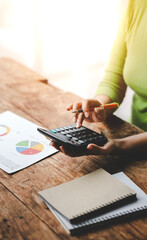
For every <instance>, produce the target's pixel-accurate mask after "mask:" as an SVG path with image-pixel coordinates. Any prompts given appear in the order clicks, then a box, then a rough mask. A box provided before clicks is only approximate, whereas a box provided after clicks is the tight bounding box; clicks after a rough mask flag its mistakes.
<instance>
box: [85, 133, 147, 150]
mask: <svg viewBox="0 0 147 240" xmlns="http://www.w3.org/2000/svg"><path fill="white" fill-rule="evenodd" d="M87 149H88V150H89V151H90V152H91V154H92V155H93V154H94V155H100V154H103V155H109V154H110V155H120V154H122V155H136V154H140V155H144V154H146V155H147V132H145V133H140V134H136V135H133V136H129V137H125V138H121V139H112V140H109V141H108V143H107V144H105V145H104V146H103V147H99V146H97V145H95V144H89V145H88V147H87Z"/></svg>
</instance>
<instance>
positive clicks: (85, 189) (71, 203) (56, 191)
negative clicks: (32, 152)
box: [39, 169, 136, 222]
mask: <svg viewBox="0 0 147 240" xmlns="http://www.w3.org/2000/svg"><path fill="white" fill-rule="evenodd" d="M39 195H40V196H41V197H42V198H43V200H45V201H46V202H47V203H48V204H49V205H51V206H52V207H53V208H55V209H56V210H57V211H58V212H60V213H61V214H62V215H64V216H65V217H66V218H68V219H69V221H71V222H74V220H77V219H79V217H81V216H83V215H86V214H88V213H90V212H94V211H96V210H99V209H102V208H106V207H108V206H109V205H111V204H113V203H115V202H118V201H120V200H122V199H126V198H130V197H135V195H136V193H135V192H134V191H133V190H131V189H130V188H129V187H128V186H127V185H125V184H124V183H122V182H120V181H119V180H118V179H116V178H115V177H113V176H112V175H111V174H109V173H108V172H106V171H105V170H104V169H98V170H96V171H94V172H92V173H90V174H87V175H85V176H83V177H80V178H77V179H74V180H72V181H70V182H67V183H63V184H61V185H58V186H55V187H53V188H49V189H46V190H43V191H41V192H39Z"/></svg>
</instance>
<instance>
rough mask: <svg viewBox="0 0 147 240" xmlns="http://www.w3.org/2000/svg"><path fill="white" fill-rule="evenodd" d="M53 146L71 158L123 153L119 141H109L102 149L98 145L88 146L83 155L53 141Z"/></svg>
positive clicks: (91, 144)
mask: <svg viewBox="0 0 147 240" xmlns="http://www.w3.org/2000/svg"><path fill="white" fill-rule="evenodd" d="M50 145H51V146H53V147H55V148H56V149H57V150H59V151H60V152H62V153H64V154H65V155H68V156H71V157H77V156H83V155H109V154H110V155H111V154H119V153H121V151H120V149H119V139H118V140H117V139H116V140H113V141H112V140H109V141H108V142H107V143H106V144H105V145H104V146H102V147H100V146H98V145H96V144H93V143H90V144H89V145H88V146H87V149H86V151H85V152H84V153H83V152H82V153H81V154H80V153H78V154H77V153H75V152H74V151H72V150H71V149H70V150H68V149H67V148H65V147H64V146H59V145H58V144H57V143H55V142H54V141H51V143H50Z"/></svg>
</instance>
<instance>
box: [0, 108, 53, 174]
mask: <svg viewBox="0 0 147 240" xmlns="http://www.w3.org/2000/svg"><path fill="white" fill-rule="evenodd" d="M37 127H39V126H38V125H36V124H34V123H32V122H30V121H28V120H26V119H24V118H22V117H20V116H18V115H16V114H14V113H12V112H9V111H6V112H4V113H1V114H0V168H1V169H3V170H4V171H6V172H7V173H14V172H16V171H19V170H21V169H23V168H25V167H28V166H30V165H32V164H34V163H36V162H38V161H40V160H42V159H43V158H45V157H48V156H50V155H52V154H54V153H55V152H57V150H56V149H55V148H53V147H52V146H50V145H49V143H50V141H49V140H47V139H46V138H45V137H44V136H43V135H41V134H40V133H39V132H38V131H37Z"/></svg>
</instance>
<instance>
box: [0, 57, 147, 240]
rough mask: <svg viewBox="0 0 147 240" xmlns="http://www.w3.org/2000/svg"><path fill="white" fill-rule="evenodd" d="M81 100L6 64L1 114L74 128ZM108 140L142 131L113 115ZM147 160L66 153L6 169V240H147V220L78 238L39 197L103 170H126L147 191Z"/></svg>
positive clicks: (1, 211)
mask: <svg viewBox="0 0 147 240" xmlns="http://www.w3.org/2000/svg"><path fill="white" fill-rule="evenodd" d="M79 99H80V98H79V97H77V96H76V95H74V94H72V93H69V92H64V91H61V90H60V89H57V88H55V87H54V86H52V85H50V84H47V81H46V79H44V78H43V77H41V76H39V75H38V74H36V73H35V72H33V71H31V70H29V69H28V68H26V67H24V66H22V65H21V64H19V63H17V62H15V61H13V60H11V59H4V58H2V59H0V113H2V112H4V111H6V110H10V111H12V112H14V113H16V114H18V115H20V116H22V117H24V118H26V119H28V120H31V121H32V122H34V123H37V124H40V125H42V126H43V127H46V128H56V127H60V126H63V125H66V124H70V123H71V121H72V119H71V114H69V113H68V112H67V111H66V110H65V107H66V105H67V104H69V103H71V102H75V101H77V100H79ZM91 127H92V128H93V129H95V130H98V128H99V129H105V134H106V135H107V136H108V137H111V138H115V137H118V138H119V137H124V136H129V135H132V134H136V133H140V132H142V131H141V130H140V129H138V128H137V127H135V126H133V125H130V124H129V123H126V122H124V121H122V120H121V119H119V118H117V117H115V116H112V118H111V119H110V120H109V121H107V122H106V123H105V125H104V124H91ZM146 160H147V159H141V157H140V159H135V158H134V157H132V158H131V157H124V156H119V157H118V156H106V157H104V156H87V157H86V156H82V157H74V158H71V157H69V156H65V155H63V154H62V153H57V154H55V155H53V156H51V157H48V158H46V159H44V160H42V161H40V162H38V163H36V164H34V165H32V166H30V167H28V168H26V169H24V170H22V171H19V172H17V173H15V174H12V175H8V174H7V173H5V172H4V171H2V170H0V240H1V239H3V240H5V239H11V240H12V239H15V240H19V239H25V240H28V239H33V240H45V239H47V240H54V239H55V240H59V239H75V240H76V239H81V240H87V239H90V240H92V239H93V240H96V239H98V240H104V239H110V240H111V239H113V240H115V239H117V240H118V239H119V240H124V239H147V238H146V236H147V235H146V226H147V224H146V223H145V220H146V218H145V216H143V217H140V218H138V219H136V218H135V219H132V220H128V221H126V222H123V223H117V224H113V225H110V226H107V227H103V228H101V229H98V230H95V231H92V232H89V233H85V234H83V235H80V236H78V237H73V236H70V235H68V234H67V233H66V232H65V230H64V229H63V227H62V226H61V225H60V223H59V222H58V221H57V220H56V218H55V217H54V216H53V215H52V213H51V212H50V211H49V210H48V209H47V207H46V205H45V204H44V202H43V201H42V200H41V199H40V198H39V196H38V192H39V191H40V190H43V189H45V188H48V187H52V186H55V185H57V184H61V183H63V182H67V181H70V180H71V179H74V178H78V177H80V176H83V175H85V174H87V173H90V172H92V171H94V170H96V169H98V168H104V169H105V170H107V171H108V172H109V173H111V174H112V173H115V172H118V171H123V172H124V173H125V174H127V175H128V176H129V177H130V178H131V179H132V180H133V181H134V182H135V183H136V184H137V185H138V186H139V187H141V188H142V189H143V190H144V191H145V192H147V182H146V176H147V174H146V173H147V163H146Z"/></svg>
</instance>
